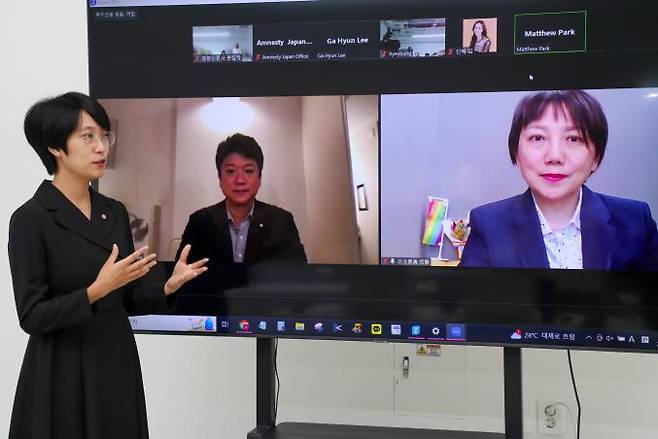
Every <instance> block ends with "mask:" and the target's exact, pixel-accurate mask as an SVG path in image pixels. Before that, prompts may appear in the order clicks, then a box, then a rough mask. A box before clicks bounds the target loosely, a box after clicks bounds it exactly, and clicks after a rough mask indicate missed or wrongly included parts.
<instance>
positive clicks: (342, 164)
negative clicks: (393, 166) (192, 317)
mask: <svg viewBox="0 0 658 439" xmlns="http://www.w3.org/2000/svg"><path fill="white" fill-rule="evenodd" d="M101 102H102V104H103V106H104V107H105V108H106V109H107V111H108V113H109V114H110V115H111V118H112V119H113V120H114V121H115V125H116V126H117V137H118V139H120V140H118V141H117V144H116V145H115V146H114V148H115V152H114V153H115V162H114V166H113V167H112V168H110V169H107V170H106V173H105V175H104V177H103V178H102V179H101V180H99V190H100V192H101V193H103V194H106V195H108V196H111V197H113V198H116V199H119V200H121V201H122V202H123V203H124V204H125V205H126V207H127V209H128V211H129V213H130V215H131V227H132V228H133V235H134V238H135V240H136V244H138V245H139V244H141V245H143V244H148V245H149V246H150V248H152V249H154V250H155V251H156V252H157V254H158V256H159V259H160V260H174V259H175V257H176V254H177V253H178V251H179V249H180V248H181V247H182V245H184V244H185V243H192V244H193V250H192V253H191V258H192V259H196V258H197V257H199V258H200V257H210V258H211V260H212V261H213V263H224V262H227V263H232V262H245V263H252V262H253V263H257V262H267V261H273V262H278V261H285V262H308V263H318V264H320V263H323V264H361V263H364V264H373V265H374V264H377V263H378V260H379V223H378V220H379V187H378V173H379V169H378V162H379V157H378V153H379V151H378V143H379V132H378V128H377V127H378V123H379V113H378V96H376V95H375V96H372V95H370V96H368V95H365V96H292V97H246V98H189V99H183V98H180V99H178V98H172V99H102V100H101ZM236 133H240V134H237V135H236ZM229 139H230V140H229ZM226 142H228V143H230V145H231V146H230V147H231V148H233V149H232V150H235V151H239V152H238V153H237V156H238V157H237V159H239V160H241V161H232V160H233V158H232V157H234V158H235V156H233V155H231V154H229V155H227V156H226V157H224V158H220V159H218V157H219V154H218V150H219V148H218V145H219V144H220V143H224V144H226ZM255 144H257V145H258V146H255ZM235 148H238V149H235ZM256 150H260V151H261V154H262V155H261V157H262V158H261V159H260V166H261V167H262V173H260V172H252V171H260V170H257V169H254V168H257V167H258V166H259V163H258V161H259V159H258V154H257V153H256V152H255V151H256ZM243 154H244V155H243ZM250 160H253V162H252V165H251V169H250V168H249V167H248V166H246V165H245V163H246V162H249V161H250ZM218 161H220V162H221V163H218ZM247 164H248V163H247ZM218 165H219V166H218ZM229 165H230V166H229ZM227 166H228V167H227ZM220 170H221V172H220ZM252 195H253V196H254V197H255V198H253V199H252V200H254V199H255V202H254V203H255V204H254V207H253V211H252V212H251V214H250V219H251V221H250V222H251V223H250V225H249V229H248V233H247V236H246V247H245V248H243V249H242V250H236V249H237V248H238V247H236V244H235V242H233V239H232V238H231V236H232V235H231V233H233V229H231V228H230V226H231V225H233V224H235V223H233V224H229V216H228V214H229V212H230V209H229V206H228V203H231V202H235V203H244V202H246V201H249V200H246V198H249V197H251V196H252ZM245 197H246V198H245ZM222 203H223V204H222ZM197 252H201V253H206V252H208V253H212V254H197ZM234 257H235V258H234ZM238 257H239V258H240V259H239V260H238V259H237V258H238Z"/></svg>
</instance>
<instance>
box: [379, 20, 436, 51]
mask: <svg viewBox="0 0 658 439" xmlns="http://www.w3.org/2000/svg"><path fill="white" fill-rule="evenodd" d="M445 36H446V20H445V18H415V19H411V20H385V21H381V22H380V38H381V42H380V47H379V55H380V58H415V57H433V56H442V55H445V49H446V43H445Z"/></svg>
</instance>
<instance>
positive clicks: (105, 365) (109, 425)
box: [9, 92, 207, 439]
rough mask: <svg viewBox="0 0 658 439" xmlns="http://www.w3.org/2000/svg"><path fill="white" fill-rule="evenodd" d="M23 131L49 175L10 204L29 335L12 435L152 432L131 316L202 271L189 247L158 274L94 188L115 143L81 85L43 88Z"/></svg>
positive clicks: (120, 209) (21, 311)
mask: <svg viewBox="0 0 658 439" xmlns="http://www.w3.org/2000/svg"><path fill="white" fill-rule="evenodd" d="M24 128H25V135H26V137H27V140H28V142H29V143H30V145H31V146H32V147H33V148H34V149H35V151H36V152H37V154H38V155H39V157H40V158H41V160H42V162H43V163H44V165H45V166H46V169H47V171H48V173H49V174H51V175H52V174H54V179H53V180H52V182H51V181H48V180H46V181H44V182H43V183H42V184H41V186H40V187H39V189H38V190H37V192H36V193H35V194H34V196H33V197H32V198H31V199H30V200H28V201H27V202H26V203H25V204H24V205H22V206H21V207H20V208H18V210H16V212H14V214H13V215H12V218H11V221H10V225H9V262H10V266H11V274H12V280H13V285H14V294H15V298H16V308H17V311H18V318H19V322H20V325H21V327H22V328H23V330H25V332H27V333H28V334H30V338H29V340H28V344H27V349H26V352H25V358H24V360H23V366H22V368H21V373H20V377H19V380H18V386H17V389H16V397H15V400H14V409H13V413H12V419H11V426H10V431H9V437H10V438H11V439H13V438H16V439H19V438H20V439H28V438H34V439H37V438H38V439H56V438H66V439H77V438H112V439H116V438H122V439H129V438H147V437H148V425H147V419H146V406H145V402H144V389H143V385H142V377H141V372H140V366H139V358H138V355H137V347H136V345H135V339H134V337H133V333H132V330H131V327H130V324H129V321H128V315H131V314H146V313H149V312H156V311H162V310H166V309H168V308H170V307H171V306H172V305H173V301H172V296H170V295H171V293H173V292H174V291H176V290H177V289H178V288H180V286H181V285H182V284H183V283H185V282H187V281H188V280H190V279H192V278H194V277H196V276H197V275H199V274H201V273H202V272H204V271H205V270H206V268H205V266H204V265H205V263H206V262H207V260H205V259H203V260H199V261H197V262H194V263H191V264H188V263H187V254H188V253H189V247H188V248H187V249H185V251H184V252H183V253H182V254H181V256H180V259H179V260H178V262H177V263H176V266H175V268H174V271H173V274H172V276H171V277H170V278H169V279H168V280H167V282H166V283H165V284H164V285H163V284H158V285H155V284H147V283H145V282H142V281H141V280H140V278H141V277H143V276H144V275H145V274H146V273H147V272H148V271H149V269H150V268H152V267H153V266H154V265H155V263H156V262H155V257H156V256H155V254H148V249H147V247H142V248H140V249H138V250H137V251H135V249H134V246H133V241H132V236H131V233H130V226H129V222H128V214H127V211H126V209H125V207H124V206H123V205H122V204H121V203H119V202H118V201H115V200H113V199H111V198H107V197H104V196H103V195H101V194H99V193H98V192H96V191H95V190H93V189H92V188H91V187H90V186H89V183H90V182H91V181H92V180H95V179H97V178H99V177H101V176H102V175H103V171H104V168H105V160H106V158H107V154H108V149H109V148H110V147H111V146H112V144H113V143H114V140H115V139H114V134H113V133H111V132H110V122H109V118H108V116H107V114H106V113H105V110H104V109H103V107H102V106H101V105H100V104H99V103H98V102H96V101H95V100H94V99H92V98H90V97H88V96H86V95H83V94H80V93H73V92H71V93H66V94H64V95H61V96H58V97H55V98H52V99H46V100H43V101H40V102H38V103H37V104H35V105H34V106H33V107H32V108H31V109H30V110H29V111H28V113H27V115H26V117H25V125H24Z"/></svg>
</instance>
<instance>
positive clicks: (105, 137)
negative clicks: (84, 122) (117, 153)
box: [80, 131, 117, 148]
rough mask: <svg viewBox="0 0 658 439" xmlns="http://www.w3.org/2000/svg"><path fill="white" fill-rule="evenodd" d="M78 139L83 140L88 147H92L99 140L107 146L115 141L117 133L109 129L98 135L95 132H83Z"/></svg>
mask: <svg viewBox="0 0 658 439" xmlns="http://www.w3.org/2000/svg"><path fill="white" fill-rule="evenodd" d="M80 139H81V140H82V142H84V144H85V145H87V146H89V147H92V146H94V145H96V143H98V142H101V143H102V144H103V145H105V146H106V147H108V148H109V147H110V146H112V145H114V144H115V143H116V141H117V135H116V134H114V133H113V132H111V131H107V132H105V133H102V134H101V135H100V136H97V135H96V134H91V133H85V134H83V135H82V136H81V137H80Z"/></svg>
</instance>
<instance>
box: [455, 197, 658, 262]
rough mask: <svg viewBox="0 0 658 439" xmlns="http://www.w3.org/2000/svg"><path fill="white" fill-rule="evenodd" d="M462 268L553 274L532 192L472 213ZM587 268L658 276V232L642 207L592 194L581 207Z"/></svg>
mask: <svg viewBox="0 0 658 439" xmlns="http://www.w3.org/2000/svg"><path fill="white" fill-rule="evenodd" d="M470 226H471V233H470V235H469V237H468V241H467V242H466V247H465V248H464V254H463V257H462V261H461V264H460V266H462V267H511V268H514V267H523V268H549V265H548V258H547V257H546V248H545V246H544V239H543V237H542V233H541V227H540V225H539V217H538V216H537V211H536V209H535V203H534V200H533V198H532V194H531V192H530V189H528V190H527V191H526V192H525V193H523V194H521V195H517V196H515V197H511V198H507V199H505V200H501V201H496V202H494V203H490V204H486V205H484V206H480V207H478V208H476V209H473V211H471V215H470ZM580 226H581V228H580V230H581V234H582V250H583V268H584V269H602V270H658V230H657V229H656V222H655V221H654V220H653V218H652V217H651V211H650V210H649V206H648V205H647V204H646V203H644V202H641V201H635V200H628V199H625V198H618V197H612V196H609V195H603V194H599V193H596V192H592V191H591V190H590V189H589V188H587V187H586V186H583V198H582V202H581V206H580Z"/></svg>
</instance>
